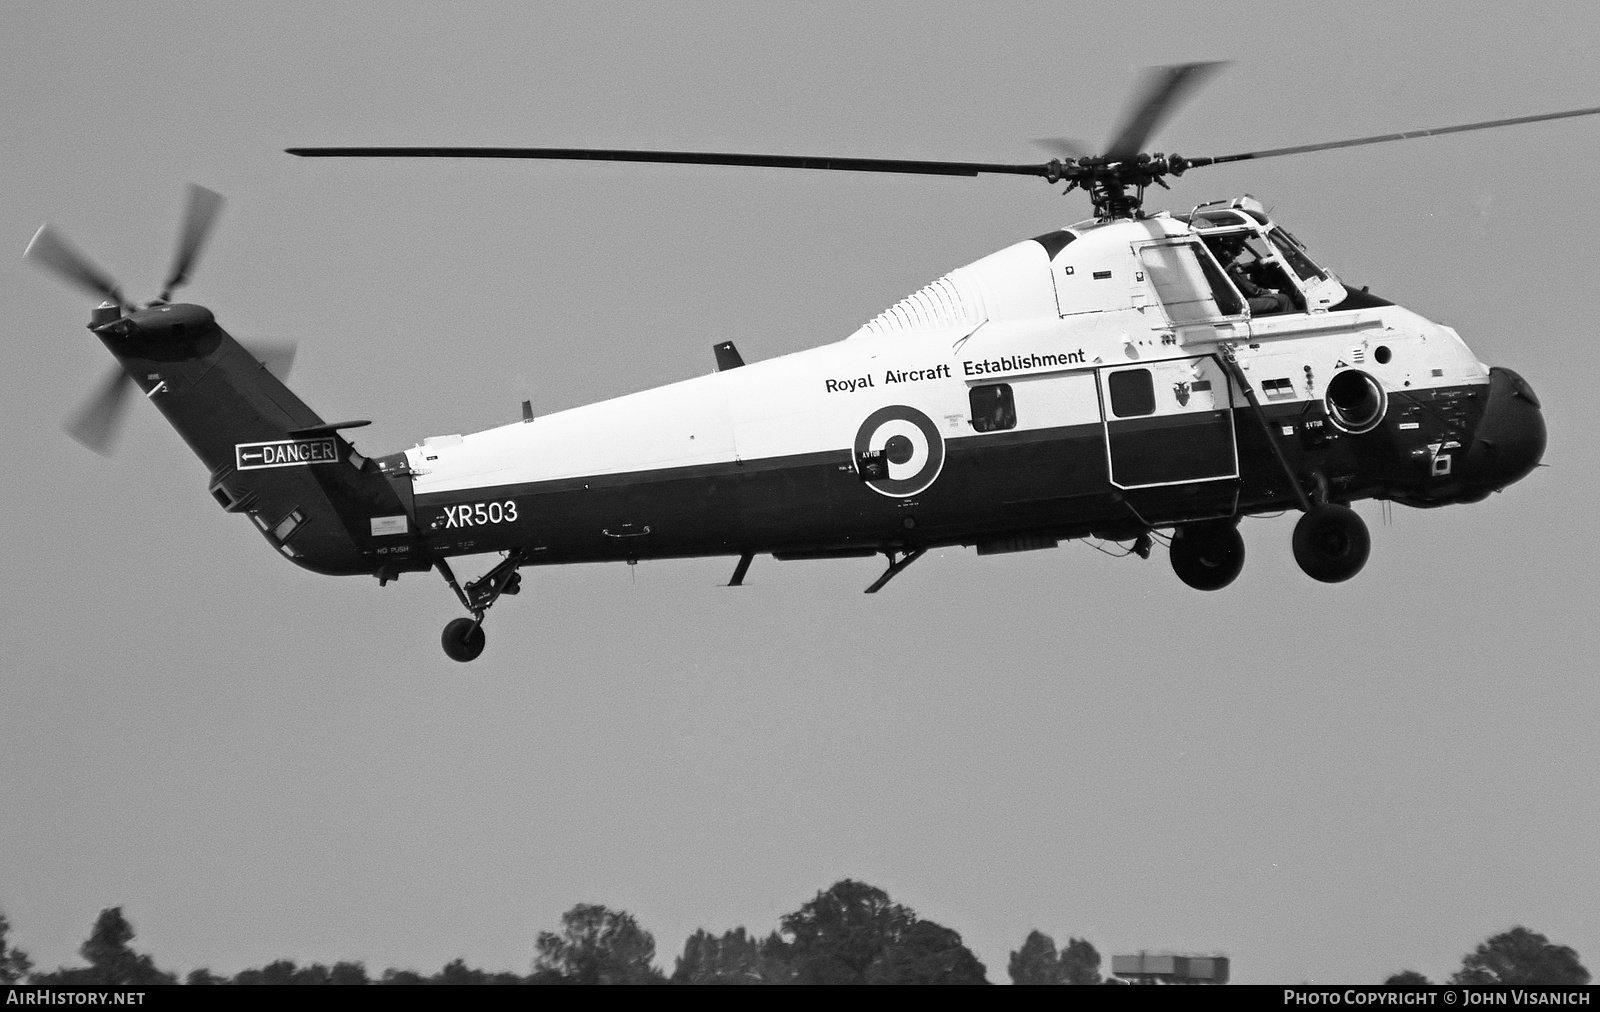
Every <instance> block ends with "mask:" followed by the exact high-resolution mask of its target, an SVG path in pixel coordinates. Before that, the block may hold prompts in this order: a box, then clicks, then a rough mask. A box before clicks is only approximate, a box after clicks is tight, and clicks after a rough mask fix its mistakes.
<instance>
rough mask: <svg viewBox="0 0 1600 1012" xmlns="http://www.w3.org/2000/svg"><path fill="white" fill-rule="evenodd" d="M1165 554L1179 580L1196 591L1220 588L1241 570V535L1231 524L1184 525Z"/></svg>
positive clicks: (1173, 537) (1242, 566) (1177, 531)
mask: <svg viewBox="0 0 1600 1012" xmlns="http://www.w3.org/2000/svg"><path fill="white" fill-rule="evenodd" d="M1167 554H1168V558H1170V559H1171V560H1172V571H1173V572H1174V573H1177V574H1178V579H1180V580H1182V581H1183V582H1184V583H1187V584H1188V585H1189V586H1191V587H1193V588H1194V589H1195V590H1221V589H1222V588H1223V587H1226V586H1227V585H1228V584H1230V583H1232V582H1233V581H1234V580H1235V579H1237V578H1238V576H1239V571H1240V570H1242V569H1244V538H1243V537H1241V536H1240V535H1239V528H1238V527H1236V526H1234V525H1233V524H1231V523H1226V522H1224V523H1205V524H1185V525H1184V526H1182V527H1179V528H1178V529H1177V530H1176V531H1174V532H1173V534H1172V547H1171V548H1170V549H1169V550H1168V553H1167Z"/></svg>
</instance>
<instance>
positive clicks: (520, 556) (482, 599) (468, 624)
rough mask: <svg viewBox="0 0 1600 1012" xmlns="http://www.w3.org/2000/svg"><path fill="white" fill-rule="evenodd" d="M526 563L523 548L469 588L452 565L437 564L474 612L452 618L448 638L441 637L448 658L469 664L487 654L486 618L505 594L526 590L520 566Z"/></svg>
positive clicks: (447, 632)
mask: <svg viewBox="0 0 1600 1012" xmlns="http://www.w3.org/2000/svg"><path fill="white" fill-rule="evenodd" d="M526 560H527V553H526V552H524V551H523V550H522V549H520V548H519V549H515V550H513V551H510V552H507V553H506V557H505V558H504V559H501V560H500V562H499V563H497V564H496V565H495V567H494V568H493V569H491V570H489V571H488V572H487V573H484V574H483V575H482V576H480V577H478V578H477V579H476V580H473V581H472V582H471V583H469V584H467V585H466V587H465V588H463V587H462V586H461V584H459V583H457V582H456V574H455V573H454V572H453V571H451V569H450V563H448V562H446V561H445V560H444V559H440V560H438V562H437V563H435V565H437V566H438V568H439V575H441V576H443V577H444V582H446V583H448V584H449V585H450V589H451V590H453V591H455V592H456V597H457V598H459V599H460V601H461V604H462V606H463V607H465V608H466V609H467V610H468V611H470V612H472V617H471V618H457V619H451V620H450V622H449V624H447V625H446V626H445V627H444V635H442V636H441V637H439V642H440V644H441V645H442V646H443V647H444V652H445V655H446V656H447V657H449V658H450V659H451V660H452V661H461V662H462V663H465V662H467V661H470V660H475V659H476V658H477V656H478V655H479V654H481V653H483V647H484V643H485V642H487V639H488V637H486V636H485V635H484V632H483V617H484V615H485V613H487V612H488V610H489V609H490V608H491V607H493V606H494V603H495V602H496V601H498V600H500V595H501V594H515V593H517V592H518V591H519V590H521V589H522V575H521V574H520V573H518V572H517V567H518V566H521V565H522V564H523V562H525V561H526Z"/></svg>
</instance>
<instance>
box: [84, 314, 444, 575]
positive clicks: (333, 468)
mask: <svg viewBox="0 0 1600 1012" xmlns="http://www.w3.org/2000/svg"><path fill="white" fill-rule="evenodd" d="M90 329H91V330H93V331H94V332H95V333H96V334H97V335H98V336H99V337H100V339H101V340H102V341H103V342H104V343H105V345H106V347H107V348H109V349H110V350H111V352H112V354H114V355H116V357H117V360H118V361H119V362H120V363H121V365H122V367H123V369H124V370H126V372H127V374H128V376H129V377H130V378H131V379H132V380H133V382H134V383H135V384H137V385H138V387H139V388H140V389H141V390H143V391H144V394H145V396H146V397H147V398H148V399H149V400H150V401H151V402H152V403H153V404H155V406H156V407H157V408H158V409H160V411H161V413H162V414H163V415H165V416H166V418H167V421H169V422H171V423H172V427H173V428H175V429H177V430H178V433H179V435H181V436H182V437H183V439H184V441H185V442H186V443H188V444H189V448H190V449H192V450H193V451H194V452H195V454H196V456H198V457H199V458H200V459H201V460H202V461H204V462H205V465H206V467H207V469H208V470H209V471H210V472H211V485H210V491H211V495H212V497H213V498H215V499H216V500H217V502H218V503H219V504H221V506H222V507H223V509H226V510H228V511H229V512H230V513H244V514H247V515H248V516H249V517H250V518H251V520H253V521H254V522H255V524H256V526H257V527H258V528H260V530H261V532H262V534H263V535H265V536H266V538H267V540H268V541H269V542H271V543H272V544H273V546H274V547H276V548H277V549H278V550H279V551H280V552H282V553H283V554H284V555H286V556H287V557H289V558H290V559H292V560H294V562H295V563H296V564H298V565H300V566H303V567H305V568H306V569H309V570H312V571H314V572H318V573H328V574H341V575H348V574H357V573H369V574H375V575H379V576H394V575H397V574H398V573H399V572H400V571H402V570H408V569H426V568H428V566H429V564H430V563H429V562H428V561H425V560H423V559H422V558H421V553H420V546H419V544H418V543H417V542H416V541H415V540H414V539H413V538H412V536H411V532H412V530H413V529H414V524H413V522H412V518H411V517H410V515H409V506H410V503H409V500H410V495H409V492H410V488H409V482H410V478H409V476H408V475H405V474H395V475H393V476H387V475H386V474H385V473H384V470H383V468H381V467H379V465H378V464H377V462H375V461H373V460H370V459H368V458H366V457H363V456H362V455H360V454H359V453H357V452H356V451H355V449H354V448H353V447H352V446H351V445H350V443H349V442H348V441H347V440H346V439H344V437H342V436H341V435H340V434H339V430H340V429H342V428H351V427H354V426H355V425H357V424H362V425H364V424H366V423H365V422H360V423H350V422H343V423H334V424H331V425H330V424H328V423H326V422H324V421H323V419H322V418H321V417H319V416H318V415H317V413H316V412H314V411H312V410H311V409H310V408H309V407H307V406H306V404H305V402H303V401H301V400H300V398H298V397H296V396H295V395H294V393H293V392H292V391H290V390H289V388H288V387H286V386H284V384H283V383H282V382H281V381H280V380H279V379H278V378H277V377H276V376H274V375H273V374H272V373H271V372H269V371H268V370H267V368H266V367H265V366H263V365H262V364H261V363H260V362H259V361H257V360H256V358H255V357H254V356H253V355H251V354H250V353H249V352H248V351H246V350H245V349H244V348H243V347H242V346H240V344H239V342H237V341H235V340H234V339H233V338H232V337H231V336H229V334H228V333H227V332H226V331H224V330H223V329H222V328H221V327H220V326H218V325H217V322H216V318H215V317H214V316H213V315H212V313H211V311H210V310H208V309H206V308H204V307H203V306H194V305H185V304H176V305H155V306H151V307H150V308H148V309H143V310H138V311H135V312H132V313H129V314H127V315H126V316H124V315H122V312H121V310H119V309H118V308H117V307H115V306H107V307H104V308H102V309H101V310H97V311H96V315H95V318H94V320H93V322H91V324H90Z"/></svg>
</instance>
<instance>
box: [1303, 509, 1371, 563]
mask: <svg viewBox="0 0 1600 1012" xmlns="http://www.w3.org/2000/svg"><path fill="white" fill-rule="evenodd" d="M1371 551H1372V536H1371V535H1370V534H1368V533H1367V525H1366V522H1365V521H1363V520H1362V519H1361V518H1360V517H1359V516H1357V515H1356V511H1355V510H1353V509H1351V508H1350V507H1348V506H1335V505H1333V504H1332V503H1324V504H1322V505H1319V506H1313V507H1312V508H1311V510H1310V511H1309V512H1307V513H1306V515H1305V516H1303V517H1301V518H1300V522H1299V523H1297V524H1295V525H1294V561H1295V562H1297V563H1299V564H1300V568H1301V569H1302V570H1304V571H1305V574H1306V575H1307V576H1309V577H1311V578H1312V579H1313V580H1321V581H1322V582H1323V583H1342V582H1343V581H1345V580H1348V579H1350V578H1351V577H1352V576H1354V575H1356V574H1357V573H1359V572H1361V567H1362V566H1365V565H1366V564H1367V555H1368V553H1370V552H1371Z"/></svg>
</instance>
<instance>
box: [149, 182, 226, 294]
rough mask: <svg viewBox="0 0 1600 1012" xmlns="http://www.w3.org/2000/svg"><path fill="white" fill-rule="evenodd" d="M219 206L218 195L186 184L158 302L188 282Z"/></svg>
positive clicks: (200, 187)
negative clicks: (180, 223)
mask: <svg viewBox="0 0 1600 1012" xmlns="http://www.w3.org/2000/svg"><path fill="white" fill-rule="evenodd" d="M222 205H223V199H222V194H220V193H217V192H215V191H214V190H208V189H206V188H205V187H204V186H200V185H199V184H197V183H190V184H189V203H188V207H187V208H186V209H185V211H184V215H183V228H182V230H181V231H179V233H178V249H177V251H176V252H175V253H174V254H173V257H172V270H171V271H169V272H168V273H167V281H166V284H164V285H162V286H161V296H160V299H161V301H162V302H166V301H167V300H168V299H170V298H171V297H172V293H173V291H174V290H176V289H178V288H180V287H182V286H183V285H184V284H186V283H187V282H188V280H189V271H190V270H191V269H192V268H193V267H194V262H195V260H196V259H198V258H199V256H200V251H201V250H202V249H204V248H205V244H206V239H207V238H208V237H209V236H210V235H211V227H212V225H214V224H215V223H216V220H217V215H218V214H219V213H221V211H222Z"/></svg>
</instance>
